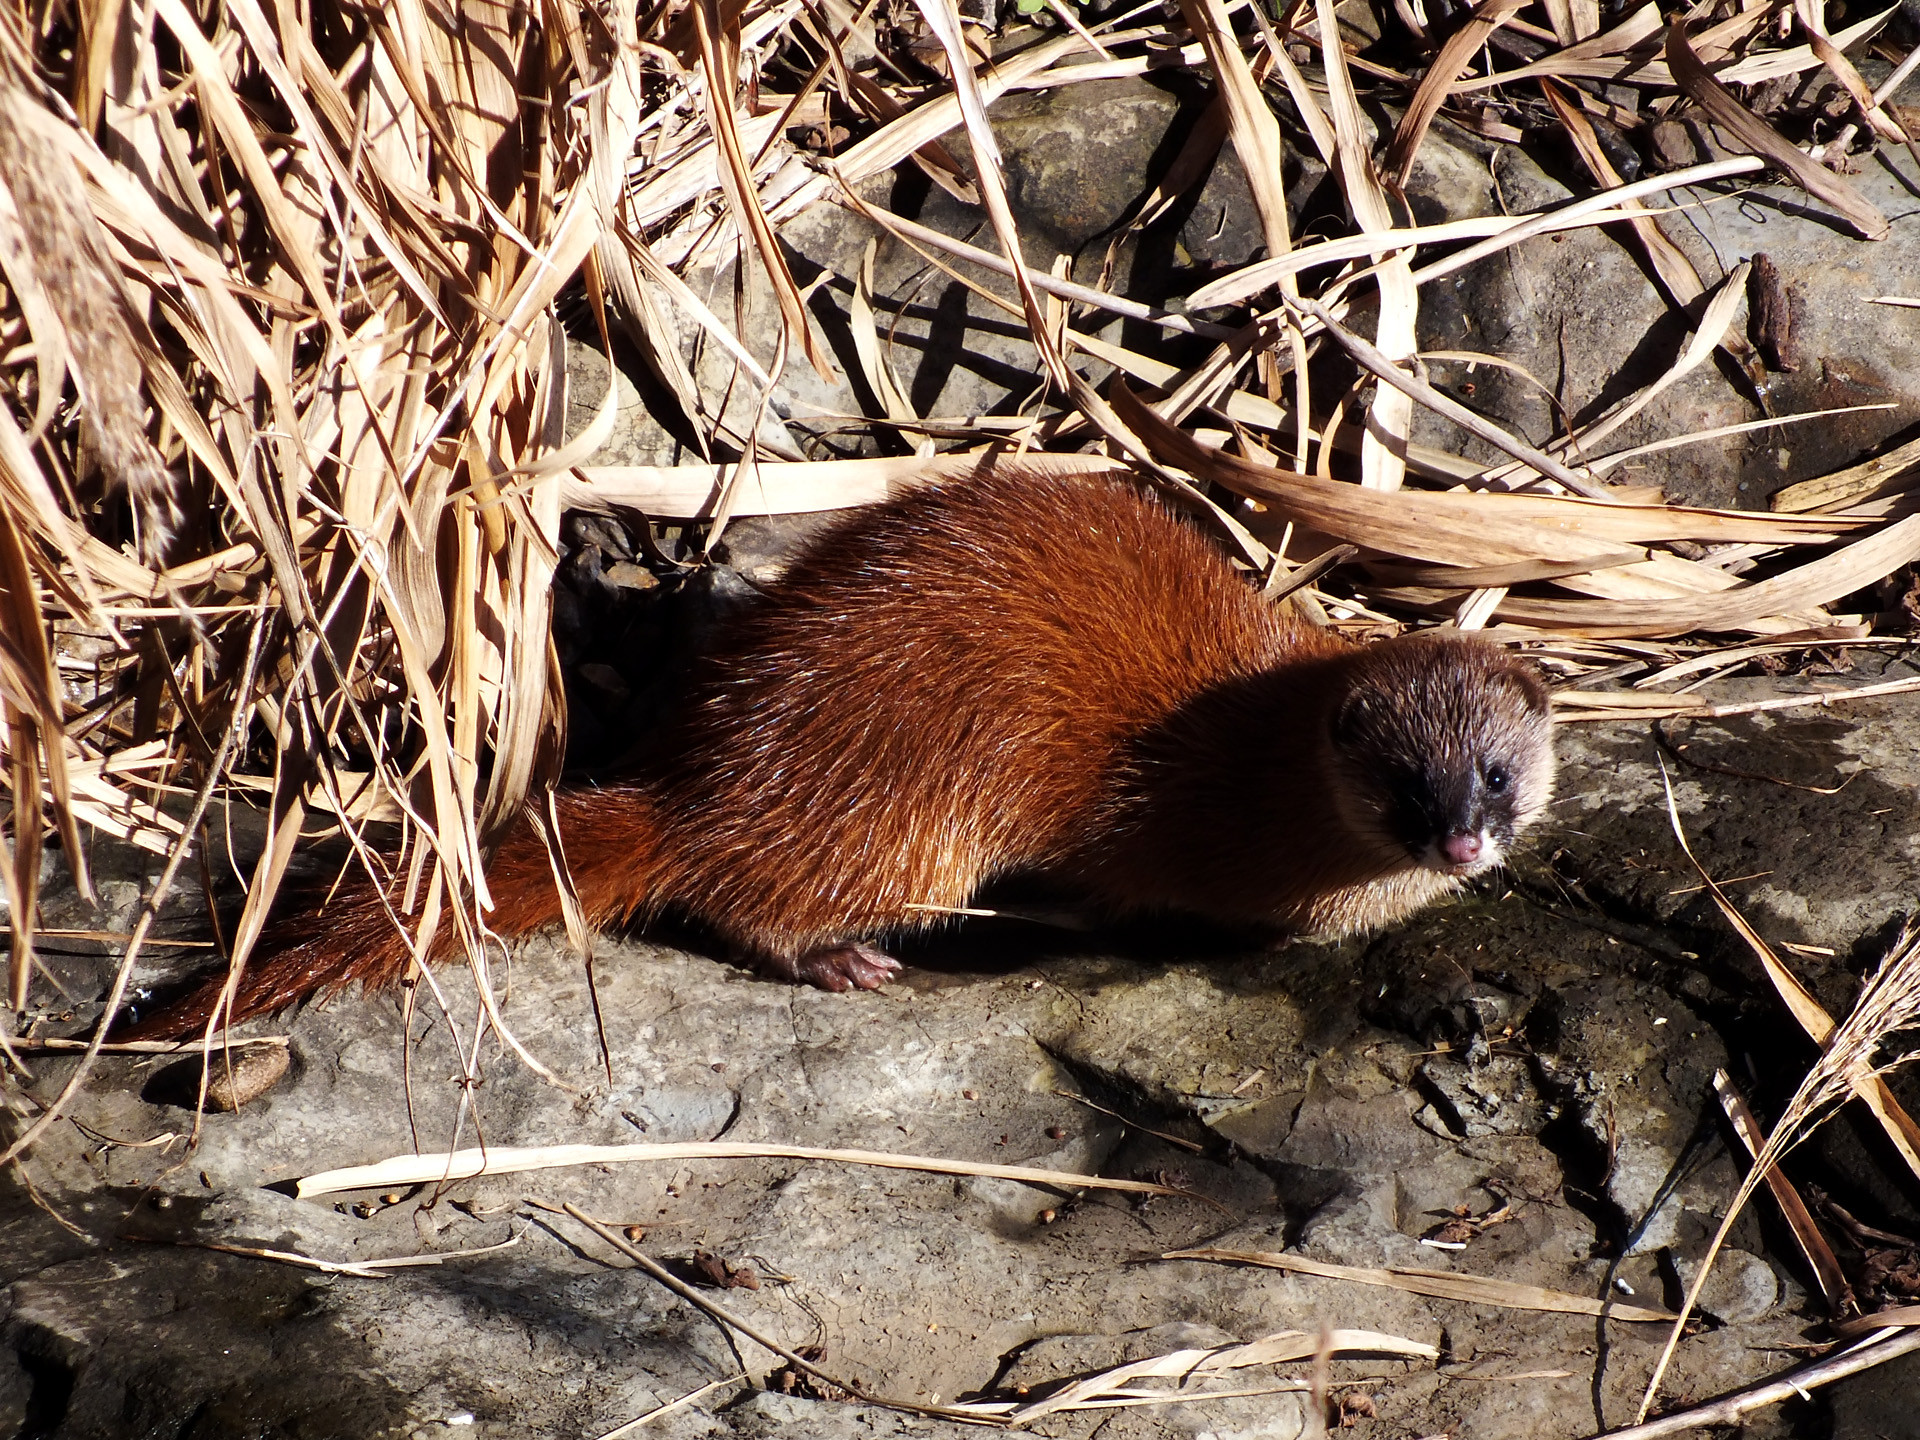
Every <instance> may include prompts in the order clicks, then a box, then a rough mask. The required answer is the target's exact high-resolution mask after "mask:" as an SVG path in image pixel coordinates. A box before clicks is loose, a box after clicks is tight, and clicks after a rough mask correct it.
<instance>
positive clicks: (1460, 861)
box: [1440, 830, 1483, 865]
mask: <svg viewBox="0 0 1920 1440" xmlns="http://www.w3.org/2000/svg"><path fill="white" fill-rule="evenodd" d="M1482 844H1483V842H1482V841H1481V839H1480V832H1479V831H1477V830H1476V831H1474V832H1472V833H1471V834H1453V835H1445V836H1442V837H1441V840H1440V854H1441V855H1442V856H1443V857H1445V859H1446V862H1447V863H1448V864H1449V865H1471V864H1473V862H1474V861H1476V860H1478V859H1479V858H1480V850H1481V847H1482Z"/></svg>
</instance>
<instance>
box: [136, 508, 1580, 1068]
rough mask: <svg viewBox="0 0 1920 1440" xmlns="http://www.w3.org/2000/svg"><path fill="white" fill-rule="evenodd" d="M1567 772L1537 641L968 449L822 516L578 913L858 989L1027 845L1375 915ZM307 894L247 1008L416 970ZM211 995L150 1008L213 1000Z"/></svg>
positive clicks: (198, 1018) (1256, 915) (586, 851)
mask: <svg viewBox="0 0 1920 1440" xmlns="http://www.w3.org/2000/svg"><path fill="white" fill-rule="evenodd" d="M1552 788H1553V752H1552V744H1551V736H1550V725H1549V721H1548V696H1547V692H1546V689H1545V687H1544V686H1543V685H1542V684H1541V682H1540V680H1539V678H1538V677H1537V676H1536V675H1535V673H1534V672H1533V670H1532V669H1531V668H1530V667H1529V666H1528V665H1527V664H1526V663H1525V662H1523V661H1520V660H1517V659H1514V658H1512V657H1510V656H1508V655H1507V654H1506V653H1504V652H1503V651H1501V650H1499V649H1497V648H1496V647H1494V646H1493V645H1491V644H1488V643H1486V642H1485V641H1481V640H1477V639H1473V638H1469V637H1466V636H1462V635H1458V634H1455V635H1452V636H1450V637H1446V638H1442V637H1439V636H1429V637H1424V638H1401V639H1396V640H1390V641H1386V642H1383V643H1380V644H1375V645H1356V644H1352V643H1349V642H1347V641H1345V640H1342V639H1340V638H1339V637H1337V636H1335V635H1333V634H1331V633H1329V632H1327V631H1325V630H1322V629H1319V628H1316V627H1314V626H1312V625H1310V624H1308V623H1307V622H1305V621H1304V620H1302V619H1300V618H1299V617H1298V615H1296V614H1295V613H1294V611H1293V609H1292V607H1291V606H1288V605H1285V604H1282V605H1278V606H1275V605H1271V604H1268V603H1267V602H1265V601H1263V600H1262V599H1261V598H1260V597H1259V595H1258V594H1256V593H1255V591H1254V590H1253V589H1252V588H1251V587H1250V586H1249V585H1248V584H1247V583H1246V581H1245V580H1244V579H1243V578H1241V576H1240V575H1238V574H1237V573H1236V572H1235V571H1234V569H1233V568H1232V566H1231V565H1229V563H1228V562H1227V560H1226V559H1225V557H1224V556H1223V555H1222V554H1221V552H1220V551H1219V550H1218V549H1217V548H1216V547H1215V546H1214V545H1213V544H1212V543H1211V542H1210V541H1208V540H1207V539H1206V538H1205V537H1204V536H1202V535H1201V534H1200V532H1199V531H1198V530H1196V529H1195V528H1193V527H1192V526H1191V525H1189V524H1187V523H1185V522H1184V521H1182V520H1180V519H1177V518H1176V517H1175V516H1174V515H1173V514H1172V513H1171V512H1170V511H1168V510H1167V509H1166V508H1165V507H1164V506H1163V505H1162V504H1161V503H1160V502H1159V501H1158V500H1156V499H1154V498H1152V497H1150V496H1149V495H1147V494H1146V493H1144V492H1142V491H1141V490H1139V489H1137V488H1135V487H1134V486H1132V485H1129V484H1125V483H1121V482H1115V481H1111V480H1100V481H1095V480H1074V479H1043V480H1032V479H1022V480H1010V479H1003V478H979V479H971V480H966V481H961V482H956V483H952V484H948V485H946V486H943V487H940V488H929V489H926V490H921V491H917V492H915V493H913V494H910V495H907V496H905V497H902V498H900V499H897V500H892V501H889V502H887V503H885V504H882V505H877V506H874V507H871V508H869V509H866V510H863V511H858V512H853V513H852V514H851V515H850V517H849V518H847V519H845V520H844V521H842V522H840V523H838V524H837V525H836V526H834V527H833V528H831V529H830V530H828V531H827V532H826V533H825V534H824V535H823V536H822V537H821V538H820V539H819V540H818V541H816V542H815V543H814V544H813V545H811V546H810V547H809V548H808V549H807V550H806V551H805V553H804V554H802V555H801V556H800V557H799V558H798V559H797V560H796V561H795V562H794V564H793V565H792V566H791V568H790V569H789V570H788V571H787V572H786V574H785V575H784V576H783V577H782V578H781V579H780V580H779V581H777V582H776V583H775V584H773V585H772V586H771V587H770V588H769V590H768V592H767V593H766V594H765V595H764V596H763V597H762V602H761V603H759V604H757V605H755V606H753V607H752V608H750V609H749V610H748V611H747V612H746V613H744V614H742V615H741V616H740V617H738V618H737V619H736V620H735V621H734V622H732V623H731V624H730V626H729V627H727V628H726V629H725V630H724V633H723V634H722V636H721V637H720V639H719V641H718V643H717V644H716V646H715V648H714V649H713V650H712V651H711V653H709V654H708V655H707V656H706V657H705V659H704V660H703V661H702V662H701V668H700V669H699V670H698V672H697V675H696V677H695V679H694V681H693V683H692V684H691V686H690V690H689V695H688V699H687V703H686V704H685V706H684V707H683V709H682V711H681V713H680V714H679V716H678V718H677V719H676V720H674V721H671V722H669V723H668V724H667V725H666V726H665V727H664V731H663V733H662V734H660V735H659V736H658V737H657V738H656V740H655V741H654V743H653V744H652V746H651V748H650V750H649V751H648V752H647V754H646V757H645V759H644V760H643V762H642V763H641V764H640V766H639V767H638V770H637V772H636V773H635V774H633V775H632V776H631V777H629V778H627V779H625V780H623V781H621V782H620V783H617V784H610V785H603V786H597V787H592V788H575V789H568V790H563V791H562V792H560V794H559V796H558V801H559V806H558V809H559V817H560V828H561V834H562V837H563V841H564V845H565V848H566V853H567V857H568V860H569V862H570V866H571V869H572V872H573V877H574V881H575V884H576V886H577V889H578V893H579V897H580V902H581V906H582V908H583V910H584V912H585V916H586V919H587V921H588V923H589V924H591V925H593V926H595V927H600V928H603V927H607V926H613V925H620V924H623V923H627V922H629V921H633V920H636V919H642V920H644V919H645V918H647V917H650V916H654V915H658V914H661V913H669V914H678V915H680V916H683V917H687V918H691V919H693V920H695V921H697V922H699V923H700V924H702V925H704V926H705V927H706V928H708V929H709V930H710V931H712V932H713V933H714V934H715V935H717V936H718V937H719V938H720V939H721V941H722V942H723V943H724V944H726V945H727V946H729V947H731V948H732V949H733V951H734V952H735V954H736V956H737V958H740V959H743V960H746V961H748V962H750V963H752V964H755V965H757V966H758V967H760V968H761V969H763V970H766V971H769V972H771V973H774V974H777V975H781V976H785V977H789V978H792V979H797V980H806V981H810V982H812V983H813V984H816V985H819V986H823V987H824V988H826V989H830V990H844V989H847V988H848V987H850V986H859V987H861V988H869V989H870V988H873V987H876V986H878V985H880V984H881V983H882V982H884V981H885V980H886V979H887V978H888V977H889V976H891V975H892V974H893V973H894V972H895V971H896V970H897V969H898V968H899V967H898V964H897V962H895V961H894V960H892V959H891V958H890V957H888V956H887V955H885V954H883V953H882V952H881V951H879V950H877V949H874V948H872V946H871V943H870V942H874V941H877V940H883V939H884V938H885V937H887V936H889V935H899V934H902V933H905V932H908V931H912V930H916V929H921V928H924V927H926V926H929V925H932V924H937V923H939V922H940V921H941V920H942V918H943V917H942V915H941V914H940V910H939V907H954V906H962V905H965V904H966V903H967V901H968V900H969V899H970V898H971V897H972V896H973V894H974V892H975V891H976V890H978V889H979V888H980V887H981V885H982V884H984V883H985V882H987V881H988V880H991V879H993V878H995V877H997V876H1003V875H1008V874H1011V873H1038V874H1041V875H1044V876H1047V877H1050V878H1052V879H1055V880H1059V881H1064V882H1067V883H1068V884H1069V885H1070V886H1072V887H1074V888H1076V889H1078V890H1079V891H1081V892H1083V893H1084V894H1085V896H1086V897H1087V898H1088V899H1089V900H1090V901H1092V902H1093V904H1094V905H1095V906H1096V907H1098V908H1099V909H1101V910H1104V911H1107V912H1110V913H1124V912H1129V911H1142V910H1174V911H1184V912H1190V913H1194V914H1197V915H1201V916H1205V917H1208V918H1211V919H1215V920H1219V921H1226V922H1230V923H1235V922H1255V923H1264V924H1278V925H1280V926H1284V927H1286V928H1288V929H1292V930H1296V931H1319V932H1347V931H1353V930H1358V929H1364V928H1367V927H1371V926H1377V925H1384V924H1387V923H1390V922H1392V921H1394V920H1397V919H1399V918H1400V917H1402V916H1404V915H1406V914H1408V913H1410V912H1411V911H1413V910H1415V909H1418V908H1419V907H1420V906H1422V905H1425V904H1427V903H1428V902H1429V901H1432V900H1434V899H1436V898H1438V897H1440V896H1442V895H1445V894H1447V893H1448V892H1449V891H1451V890H1454V889H1456V888H1457V887H1458V886H1459V885H1460V884H1461V883H1462V881H1463V880H1464V879H1465V878H1466V877H1468V876H1470V875H1474V874H1476V873H1478V872H1480V871H1483V870H1485V869H1487V868H1488V867H1490V866H1493V865H1497V864H1498V863H1500V861H1501V859H1502V858H1503V857H1504V856H1505V855H1506V854H1507V852H1508V850H1509V848H1510V847H1511V846H1512V844H1513V842H1514V838H1515V836H1516V835H1518V834H1519V832H1520V831H1521V830H1523V829H1524V828H1525V827H1526V826H1527V825H1528V824H1529V823H1531V822H1532V821H1533V820H1534V819H1536V818H1537V817H1538V816H1539V815H1540V813H1541V811H1542V809H1543V808H1544V807H1545V806H1546V803H1547V800H1548V798H1549V796H1550V794H1551V792H1552ZM487 885H488V888H489V889H490V890H491V891H492V894H493V898H494V904H495V908H494V910H493V911H492V912H491V914H490V916H489V924H490V926H491V928H492V929H493V930H494V931H495V932H496V933H498V934H500V935H503V936H514V935H520V934H524V933H526V932H527V931H530V930H533V929H536V928H538V927H540V926H543V925H548V924H551V923H554V922H556V921H557V920H559V918H560V914H561V912H560V903H559V899H558V897H557V894H556V891H555V887H554V883H553V878H552V873H551V868H550V864H549V861H548V858H547V853H546V849H545V846H544V845H543V843H542V841H541V840H540V839H539V837H538V836H537V835H535V834H534V833H533V832H532V831H531V830H530V829H527V828H525V827H522V828H521V829H520V830H518V831H515V832H513V833H510V834H509V835H508V836H507V837H506V839H505V840H504V842H503V843H502V844H501V846H500V848H499V850H498V852H497V853H496V854H495V856H494V857H493V860H492V863H491V864H490V865H489V867H488V870H487ZM921 907H932V908H921ZM322 922H323V923H321V924H319V925H316V924H315V923H314V921H313V917H311V916H309V917H306V918H305V920H304V922H300V923H296V924H290V925H287V926H283V927H281V929H280V931H279V933H278V934H277V935H269V937H268V939H267V941H265V942H263V944H264V949H263V954H264V955H265V957H266V958H265V959H264V960H263V961H262V962H261V963H259V964H256V965H255V966H253V967H252V968H251V969H250V970H249V971H248V973H247V975H246V977H245V979H244V981H243V982H242V985H241V988H240V992H239V999H238V1003H237V1004H236V1006H235V1008H234V1014H233V1018H235V1019H241V1018H245V1017H246V1016H249V1015H253V1014H257V1013H260V1012H262V1011H267V1010H275V1009H279V1008H281V1007H283V1006H285V1005H287V1004H289V1003H290V1002H292V1001H294V1000H297V999H300V998H302V997H303V996H306V995H308V994H311V993H313V992H314V991H316V990H333V989H338V988H339V987H341V986H343V985H346V984H348V983H350V982H352V981H355V980H361V981H365V982H366V983H367V984H369V985H381V984H389V983H392V982H394V981H397V980H399V979H400V978H401V977H402V976H403V975H404V973H405V971H406V968H407V963H408V962H407V951H406V949H405V947H404V945H403V944H402V943H401V941H400V939H399V937H398V935H397V934H395V932H394V930H393V928H392V925H391V923H390V922H389V920H388V919H387V918H386V915H385V912H384V910H383V907H382V906H381V905H380V903H379V897H378V896H377V895H376V893H375V892H374V891H373V889H372V887H371V885H369V884H367V883H365V882H363V883H362V885H361V887H360V889H359V890H358V891H350V892H349V893H348V894H347V895H345V896H344V897H343V898H342V899H339V900H336V901H335V902H334V903H333V904H332V905H330V906H329V907H328V908H327V911H326V912H325V914H324V916H323V917H322ZM217 992H218V987H217V985H215V986H213V987H211V988H210V989H208V990H204V991H202V992H200V993H199V994H198V995H195V996H190V997H189V998H188V999H187V1000H186V1001H184V1002H182V1003H181V1004H179V1005H176V1006H173V1007H170V1008H166V1009H163V1010H161V1011H159V1012H158V1013H156V1014H154V1015H152V1016H151V1017H149V1018H147V1019H146V1020H144V1021H141V1022H139V1023H138V1024H137V1026H136V1031H137V1033H140V1034H146V1035H154V1034H164V1035H177V1034H184V1033H188V1032H191V1031H194V1030H196V1029H198V1028H200V1027H202V1026H203V1025H204V1024H205V1022H206V1019H207V1017H208V1015H209V1014H210V1004H211V1001H212V999H213V997H214V996H215V995H216V994H217Z"/></svg>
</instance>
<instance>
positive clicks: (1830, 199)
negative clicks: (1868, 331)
mask: <svg viewBox="0 0 1920 1440" xmlns="http://www.w3.org/2000/svg"><path fill="white" fill-rule="evenodd" d="M1666 54H1667V63H1668V64H1669V65H1670V66H1672V67H1673V83H1674V84H1675V85H1677V86H1679V87H1680V91H1681V93H1682V94H1684V95H1685V96H1686V97H1687V98H1688V99H1689V100H1691V101H1693V102H1694V104H1696V105H1698V106H1699V107H1700V108H1701V109H1702V110H1703V111H1705V112H1706V115H1707V118H1708V119H1710V120H1712V121H1713V122H1714V124H1716V125H1718V126H1720V127H1721V128H1722V129H1724V130H1725V131H1726V132H1727V133H1728V134H1729V135H1730V136H1732V137H1734V138H1735V139H1737V140H1738V141H1739V143H1740V144H1741V145H1744V146H1745V147H1747V148H1748V149H1749V150H1751V151H1752V152H1753V153H1754V154H1755V155H1759V156H1762V157H1764V158H1765V159H1766V161H1767V163H1768V164H1770V165H1772V166H1774V167H1775V168H1776V169H1779V170H1783V171H1785V172H1786V173H1787V174H1788V175H1789V176H1791V177H1792V179H1793V180H1794V182H1795V183H1796V184H1798V185H1799V186H1800V188H1801V189H1803V190H1805V191H1806V192H1807V193H1808V194H1809V195H1812V196H1814V197H1816V198H1817V199H1820V200H1824V201H1825V202H1826V203H1827V204H1828V205H1831V206H1832V207H1833V208H1834V209H1835V210H1837V211H1839V212H1840V215H1841V217H1842V218H1843V219H1844V220H1846V222H1847V223H1848V224H1849V225H1851V226H1852V227H1853V228H1854V230H1855V231H1856V232H1857V233H1858V234H1859V235H1860V238H1861V239H1863V240H1881V239H1884V238H1885V237H1886V235H1887V232H1888V230H1889V229H1891V228H1892V227H1891V226H1890V224H1889V223H1888V221H1887V217H1886V216H1884V215H1882V214H1881V213H1880V212H1879V210H1878V209H1876V208H1875V207H1874V206H1873V205H1871V204H1870V203H1868V202H1867V201H1866V200H1864V199H1862V198H1861V196H1860V193H1859V192H1858V191H1857V190H1855V189H1854V188H1853V186H1851V185H1849V184H1848V183H1847V182H1846V181H1845V180H1843V179H1841V178H1840V177H1839V176H1838V175H1835V174H1834V173H1833V172H1832V171H1831V170H1829V169H1827V167H1826V166H1824V165H1822V164H1820V163H1819V162H1818V161H1815V160H1810V159H1808V158H1807V157H1806V156H1805V155H1803V154H1802V153H1801V152H1800V151H1799V150H1797V149H1796V148H1794V147H1793V146H1792V145H1790V144H1788V143H1787V142H1786V141H1785V140H1783V139H1781V138H1780V135H1779V132H1778V131H1776V130H1775V129H1774V128H1773V127H1772V126H1771V125H1769V124H1767V123H1766V122H1765V121H1764V120H1762V119H1760V118H1759V117H1758V116H1757V115H1755V114H1754V113H1753V112H1752V111H1751V110H1749V109H1747V107H1746V106H1744V105H1742V104H1741V103H1740V102H1739V101H1738V100H1736V99H1734V97H1733V93H1732V92H1731V91H1730V90H1728V89H1727V87H1726V86H1725V85H1723V84H1722V83H1721V82H1720V81H1718V80H1716V79H1715V78H1714V77H1713V74H1712V72H1710V71H1709V70H1708V69H1707V67H1706V66H1705V65H1703V64H1701V63H1700V58H1699V56H1697V55H1696V54H1694V52H1693V47H1692V46H1690V45H1689V44H1688V43H1687V30H1686V24H1685V22H1684V21H1681V20H1676V21H1675V22H1674V23H1673V24H1671V25H1669V26H1668V27H1667V45H1666Z"/></svg>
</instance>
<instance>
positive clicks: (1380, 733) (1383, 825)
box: [1328, 635, 1553, 877]
mask: <svg viewBox="0 0 1920 1440" xmlns="http://www.w3.org/2000/svg"><path fill="white" fill-rule="evenodd" d="M1550 708H1551V702H1550V700H1549V697H1548V695H1547V688H1546V686H1545V685H1544V684H1542V683H1541V681H1540V677H1539V676H1538V675H1537V674H1536V673H1535V672H1534V670H1533V668H1532V667H1531V666H1530V665H1528V664H1527V663H1526V662H1525V661H1524V660H1520V659H1518V658H1516V657H1514V656H1512V655H1509V654H1508V653H1506V652H1505V651H1503V650H1500V649H1498V648H1497V647H1495V646H1494V645H1491V644H1489V643H1487V642H1486V641H1483V640H1475V639H1469V638H1466V637H1463V636H1458V635H1455V636H1448V637H1440V636H1420V637H1407V638H1404V639H1398V640H1390V641H1386V642H1384V643H1382V644H1378V645H1373V646H1369V647H1368V648H1367V649H1366V650H1364V651H1362V652H1361V653H1359V654H1357V655H1356V656H1354V657H1353V659H1352V661H1351V663H1350V666H1349V667H1348V679H1347V683H1346V684H1345V686H1344V687H1343V689H1342V693H1341V695H1340V697H1339V699H1338V700H1337V701H1336V703H1335V704H1334V706H1333V709H1332V712H1331V714H1330V716H1329V719H1328V727H1329V728H1328V739H1329V740H1330V742H1331V744H1332V749H1333V757H1334V765H1335V770H1336V774H1337V778H1338V781H1339V783H1338V784H1337V785H1336V786H1335V799H1336V802H1337V803H1338V805H1339V807H1340V810H1341V813H1342V815H1343V816H1344V818H1345V819H1346V821H1347V823H1348V824H1349V825H1351V826H1352V827H1353V828H1354V829H1355V830H1356V831H1357V832H1358V833H1359V834H1361V835H1363V836H1365V837H1367V838H1368V839H1369V840H1371V841H1372V842H1373V843H1374V844H1375V845H1377V846H1378V847H1379V849H1380V852H1381V854H1382V856H1383V857H1388V856H1391V857H1393V859H1392V860H1390V861H1385V862H1384V863H1387V864H1390V865H1391V868H1394V869H1401V868H1408V867H1412V866H1417V867H1420V868H1422V869H1426V870H1433V871H1437V872H1439V873H1441V874H1444V875H1452V876H1459V877H1465V876H1469V875H1475V874H1478V873H1479V872H1480V871H1482V870H1487V869H1491V868H1492V867H1493V866H1495V865H1498V864H1499V863H1500V862H1501V861H1502V860H1504V859H1505V858H1506V856H1507V854H1508V852H1509V851H1510V850H1511V849H1512V848H1513V843H1514V840H1515V838H1516V837H1518V836H1519V834H1520V833H1521V832H1522V831H1523V830H1525V829H1526V827H1527V826H1528V825H1530V824H1532V823H1533V822H1534V821H1535V820H1537V819H1538V818H1539V817H1540V815H1541V813H1542V812H1543V811H1544V810H1545V809H1546V806H1547V802H1548V800H1550V799H1551V798H1552V796H1553V726H1552V722H1551V720H1550V719H1549V715H1548V712H1549V710H1550Z"/></svg>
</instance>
